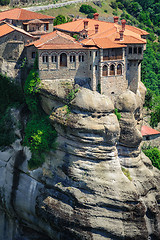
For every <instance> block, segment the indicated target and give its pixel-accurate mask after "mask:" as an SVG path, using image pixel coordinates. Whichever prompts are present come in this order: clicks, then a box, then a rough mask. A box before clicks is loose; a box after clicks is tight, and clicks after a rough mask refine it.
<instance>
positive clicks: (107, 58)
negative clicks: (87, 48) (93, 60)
mask: <svg viewBox="0 0 160 240" xmlns="http://www.w3.org/2000/svg"><path fill="white" fill-rule="evenodd" d="M117 59H123V56H122V55H118V56H103V60H117Z"/></svg>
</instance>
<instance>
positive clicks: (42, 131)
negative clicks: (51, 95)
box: [24, 70, 56, 169]
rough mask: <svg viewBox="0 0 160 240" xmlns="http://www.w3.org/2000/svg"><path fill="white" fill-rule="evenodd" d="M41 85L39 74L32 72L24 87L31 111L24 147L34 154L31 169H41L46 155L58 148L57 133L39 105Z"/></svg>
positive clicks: (30, 164)
mask: <svg viewBox="0 0 160 240" xmlns="http://www.w3.org/2000/svg"><path fill="white" fill-rule="evenodd" d="M39 83H40V79H39V77H38V72H37V71H36V70H31V71H30V73H29V75H28V77H27V79H26V82H25V87H24V92H25V98H26V103H27V105H28V108H29V110H30V111H31V117H30V119H29V121H28V123H27V127H26V129H25V138H24V145H26V146H28V147H29V148H30V150H31V152H32V158H31V160H30V161H29V163H28V166H29V168H30V169H34V168H37V167H40V166H41V165H42V164H43V162H44V153H45V152H47V151H49V150H50V149H53V150H54V149H55V147H56V144H55V139H56V131H55V130H54V128H53V127H52V125H51V124H50V122H49V118H48V117H47V116H46V115H45V114H44V112H43V111H42V109H41V107H40V104H39V99H38V92H39V87H38V85H39Z"/></svg>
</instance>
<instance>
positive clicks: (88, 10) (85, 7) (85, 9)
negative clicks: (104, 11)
mask: <svg viewBox="0 0 160 240" xmlns="http://www.w3.org/2000/svg"><path fill="white" fill-rule="evenodd" d="M79 11H80V12H82V13H85V14H89V13H96V12H97V10H96V9H95V8H93V7H92V6H90V5H87V4H82V5H81V7H80V9H79Z"/></svg>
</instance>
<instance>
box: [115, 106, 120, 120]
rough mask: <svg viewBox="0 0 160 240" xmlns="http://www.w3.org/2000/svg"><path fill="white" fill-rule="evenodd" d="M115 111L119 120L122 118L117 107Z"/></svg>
mask: <svg viewBox="0 0 160 240" xmlns="http://www.w3.org/2000/svg"><path fill="white" fill-rule="evenodd" d="M114 113H115V115H116V116H117V119H118V121H119V120H120V119H121V114H120V113H119V112H118V109H117V108H115V109H114Z"/></svg>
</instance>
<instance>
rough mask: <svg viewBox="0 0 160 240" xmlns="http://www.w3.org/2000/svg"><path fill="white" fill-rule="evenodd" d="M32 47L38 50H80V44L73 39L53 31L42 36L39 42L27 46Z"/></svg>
mask: <svg viewBox="0 0 160 240" xmlns="http://www.w3.org/2000/svg"><path fill="white" fill-rule="evenodd" d="M30 45H34V46H35V47H37V48H38V49H81V48H84V47H83V46H82V44H80V43H79V42H77V41H76V40H75V39H74V38H73V37H71V36H69V35H67V34H65V33H62V32H59V31H57V30H56V31H54V32H51V33H48V34H45V35H43V36H42V37H41V38H40V39H39V40H37V41H35V42H32V43H30V44H29V45H28V46H30Z"/></svg>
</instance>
